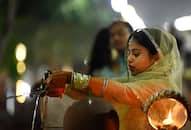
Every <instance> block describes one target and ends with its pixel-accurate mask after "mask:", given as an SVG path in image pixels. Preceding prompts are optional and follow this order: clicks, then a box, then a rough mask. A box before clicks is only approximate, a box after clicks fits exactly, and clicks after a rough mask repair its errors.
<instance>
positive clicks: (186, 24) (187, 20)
mask: <svg viewBox="0 0 191 130" xmlns="http://www.w3.org/2000/svg"><path fill="white" fill-rule="evenodd" d="M174 26H175V27H176V29H177V30H179V31H187V30H191V16H183V17H180V18H177V19H176V20H175V22H174Z"/></svg>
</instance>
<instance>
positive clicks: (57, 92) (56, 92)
mask: <svg viewBox="0 0 191 130" xmlns="http://www.w3.org/2000/svg"><path fill="white" fill-rule="evenodd" d="M71 77H72V72H69V71H54V72H52V74H51V75H50V76H49V77H48V78H47V79H46V80H45V84H46V86H47V95H48V96H50V97H61V96H62V95H63V94H64V91H65V87H66V84H67V83H71Z"/></svg>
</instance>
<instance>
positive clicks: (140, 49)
mask: <svg viewBox="0 0 191 130" xmlns="http://www.w3.org/2000/svg"><path fill="white" fill-rule="evenodd" d="M158 58H159V56H158V54H155V55H151V54H150V53H149V51H148V49H147V48H145V47H144V46H142V45H141V44H139V43H138V42H137V41H136V40H133V41H131V42H130V43H129V54H128V65H129V66H128V67H129V69H130V71H131V73H132V75H136V74H138V73H141V72H144V71H145V70H146V69H147V68H149V67H150V66H151V65H153V64H154V62H155V61H156V60H158Z"/></svg>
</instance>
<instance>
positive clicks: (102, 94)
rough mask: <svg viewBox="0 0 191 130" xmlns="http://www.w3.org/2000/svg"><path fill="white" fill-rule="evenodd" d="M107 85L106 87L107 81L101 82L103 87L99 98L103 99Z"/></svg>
mask: <svg viewBox="0 0 191 130" xmlns="http://www.w3.org/2000/svg"><path fill="white" fill-rule="evenodd" d="M107 85H108V80H107V79H106V78H105V79H104V80H103V87H102V93H101V96H102V97H104V93H105V90H106V88H107Z"/></svg>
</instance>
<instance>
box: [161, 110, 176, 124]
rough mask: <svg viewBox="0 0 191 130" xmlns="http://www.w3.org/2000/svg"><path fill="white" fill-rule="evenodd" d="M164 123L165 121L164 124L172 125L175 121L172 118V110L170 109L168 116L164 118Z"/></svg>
mask: <svg viewBox="0 0 191 130" xmlns="http://www.w3.org/2000/svg"><path fill="white" fill-rule="evenodd" d="M162 123H163V124H164V125H170V124H172V123H173V120H172V112H171V111H169V113H168V117H167V118H166V119H165V120H163V122H162Z"/></svg>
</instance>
